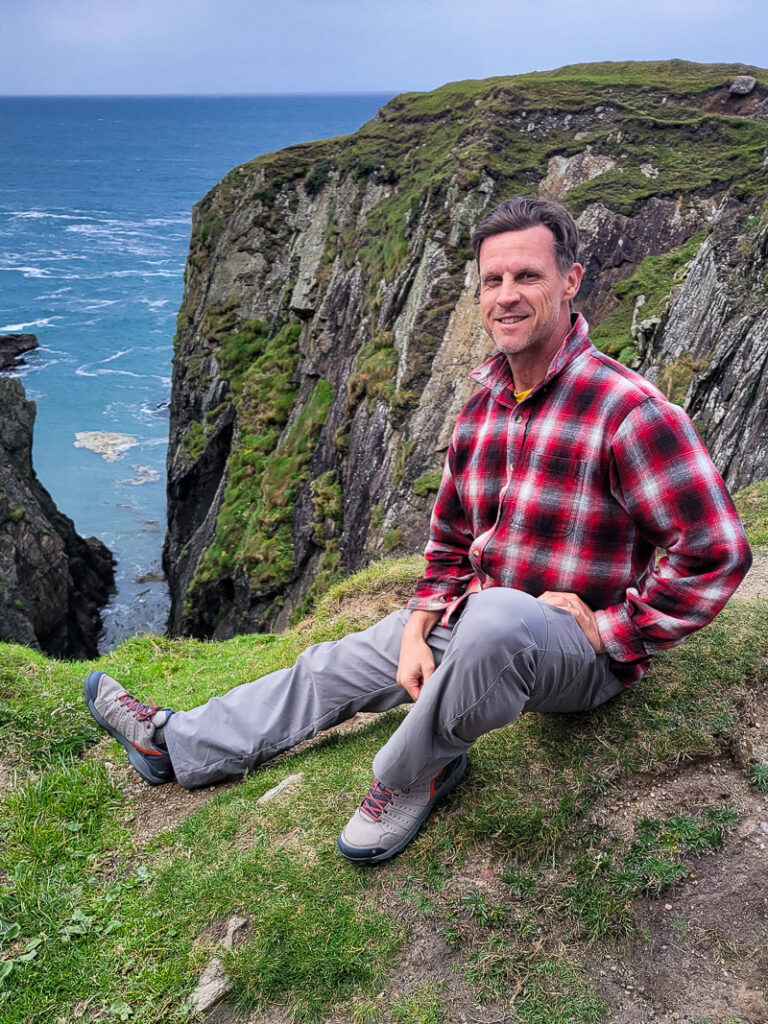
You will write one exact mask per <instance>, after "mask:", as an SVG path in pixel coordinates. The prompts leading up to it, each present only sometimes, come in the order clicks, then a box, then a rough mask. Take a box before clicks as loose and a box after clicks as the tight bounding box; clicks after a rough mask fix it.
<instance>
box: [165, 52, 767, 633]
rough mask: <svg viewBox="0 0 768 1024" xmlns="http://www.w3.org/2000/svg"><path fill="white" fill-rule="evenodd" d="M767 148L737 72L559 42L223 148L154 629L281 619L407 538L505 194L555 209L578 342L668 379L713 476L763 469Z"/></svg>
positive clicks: (192, 330)
mask: <svg viewBox="0 0 768 1024" xmlns="http://www.w3.org/2000/svg"><path fill="white" fill-rule="evenodd" d="M744 75H748V76H752V77H751V78H748V79H747V80H746V82H745V81H743V80H742V78H740V77H739V76H744ZM745 89H746V90H747V91H744V90H745ZM767 144H768V74H766V73H764V72H761V71H759V70H757V69H745V68H740V67H739V68H737V67H732V66H722V65H720V66H715V65H706V66H705V65H691V64H685V63H683V62H675V61H673V62H666V63H660V64H623V65H582V66H576V67H573V68H565V69H561V70H560V71H558V72H552V73H547V74H534V75H526V76H520V77H516V78H509V79H493V80H489V81H485V82H469V83H458V84H455V85H450V86H445V87H444V88H442V89H438V90H436V91H435V92H433V93H428V94H406V95H403V96H400V97H398V98H396V99H395V100H393V101H392V102H391V103H389V104H387V106H386V107H384V108H383V109H382V110H381V111H380V112H379V114H378V115H377V117H376V118H374V120H373V121H371V122H369V123H368V124H366V125H364V126H363V128H362V129H361V130H360V131H359V132H358V133H356V134H355V135H352V136H348V137H345V138H340V139H335V140H331V141H327V142H317V143H311V144H307V145H302V146H294V147H291V148H289V149H287V150H283V151H281V152H279V153H274V154H270V155H267V156H265V157H261V158H259V159H257V160H255V161H253V162H252V163H250V164H246V165H244V166H242V167H239V168H236V169H235V170H234V171H232V172H231V173H230V174H229V175H228V176H227V177H226V178H225V179H224V180H223V181H222V182H221V183H220V185H218V186H217V187H216V188H215V189H213V190H212V192H211V193H209V194H208V196H206V197H205V199H203V200H202V202H201V203H199V204H198V206H197V207H196V208H195V211H194V215H193V229H192V242H191V247H190V255H189V260H188V263H187V269H186V289H185V295H184V301H183V305H182V309H181V312H180V315H179V322H178V334H177V338H176V354H175V362H174V377H173V391H172V401H171V426H170V448H169V455H168V497H169V511H168V517H169V518H168V535H167V539H166V547H165V566H166V571H167V573H168V578H169V582H170V588H171V596H172V609H171V617H170V630H171V632H173V633H177V632H184V633H191V634H193V635H198V636H211V635H215V636H220V637H221V636H228V635H232V634H233V633H236V632H246V631H250V630H255V629H264V628H275V627H278V628H279V627H281V626H283V625H285V624H287V622H288V621H289V619H290V617H291V615H292V614H293V613H294V612H295V611H296V609H297V608H298V607H300V606H301V604H302V602H303V601H304V600H305V599H306V598H307V597H310V598H311V597H312V595H313V593H314V592H316V591H317V590H318V589H319V588H321V587H322V586H323V585H325V583H326V582H327V581H328V579H329V578H331V577H332V576H333V575H334V574H336V573H338V572H341V571H343V572H349V571H351V570H354V569H357V568H359V567H360V566H362V565H363V564H365V563H366V562H367V561H368V560H370V559H372V558H374V557H381V555H382V554H387V553H389V552H394V551H418V550H421V549H422V547H423V544H424V541H425V539H426V534H427V527H428V519H429V510H430V506H431V501H432V498H433V494H434V490H435V488H436V484H437V479H438V475H439V471H440V469H441V466H442V462H443V459H444V455H445V451H446V448H447V445H448V441H449V438H450V433H451V429H452V425H453V421H454V419H455V416H456V413H457V412H458V410H459V409H460V407H461V405H462V404H463V403H464V401H465V400H466V399H467V398H468V397H469V395H470V394H471V393H472V390H473V387H474V385H473V384H472V382H471V381H469V380H468V379H467V373H468V371H469V370H470V369H471V368H472V367H473V366H475V365H476V364H477V363H479V362H481V361H482V360H483V359H484V358H485V357H486V356H487V355H489V354H490V351H491V350H490V347H489V343H488V342H487V340H486V339H485V338H484V336H483V335H482V332H481V330H480V328H479V317H478V308H477V276H476V270H475V266H474V263H473V260H472V254H471V252H470V251H469V236H470V233H471V231H472V228H473V227H474V225H475V224H476V222H477V221H478V219H479V218H480V217H481V216H482V215H483V213H484V212H485V211H487V210H488V209H489V208H490V207H492V206H493V205H494V204H495V203H496V202H498V201H500V200H501V199H503V198H505V197H507V196H510V195H514V194H516V193H521V192H537V191H538V192H539V193H540V194H542V195H546V196H549V197H553V198H558V199H562V200H563V201H565V202H566V203H567V205H568V206H569V207H570V208H571V209H572V211H573V212H574V213H575V214H576V215H578V220H579V224H580V227H581V230H582V233H583V242H584V245H583V251H584V263H585V269H586V274H585V281H584V284H583V287H582V292H581V295H580V298H579V304H578V307H579V308H580V309H581V310H582V311H583V312H584V313H585V315H586V316H587V318H588V320H589V321H590V322H591V323H592V324H593V327H594V330H593V336H594V339H595V341H596V343H597V344H599V345H600V346H601V347H603V348H604V349H605V350H606V351H609V352H611V353H613V354H615V355H617V356H618V357H619V358H621V359H622V360H623V361H626V362H631V363H634V364H635V365H640V367H641V369H643V371H644V372H647V373H648V374H649V376H653V377H655V378H656V379H659V380H660V382H661V383H662V386H665V387H666V388H667V390H668V391H669V392H670V393H671V394H672V393H674V396H675V397H676V398H678V399H679V400H682V398H685V402H686V404H687V405H688V407H689V408H690V410H691V414H692V415H693V416H694V417H695V419H696V420H697V422H698V423H699V425H700V428H701V429H702V432H705V433H706V438H707V441H708V443H709V444H710V446H711V449H712V451H713V453H714V455H715V458H716V461H717V462H718V465H719V468H720V469H721V470H722V471H723V472H724V473H725V475H726V479H727V480H728V482H729V483H731V484H734V485H738V486H742V485H743V484H745V483H748V482H749V481H750V480H751V479H757V478H759V477H760V476H765V475H768V447H767V446H766V444H765V442H764V441H763V440H762V439H763V437H764V436H765V431H764V429H763V423H764V420H765V417H766V415H768V412H766V409H767V408H768V399H766V398H765V396H764V389H763V392H760V391H759V389H758V386H757V384H758V381H759V377H760V367H761V366H762V363H761V362H760V360H762V361H763V362H764V361H765V341H764V339H765V337H766V332H765V329H764V328H765V326H766V324H765V318H766V301H765V280H764V275H765V273H766V267H765V262H766V255H765V248H766V226H765V223H764V220H765V217H764V213H763V203H764V200H765V198H766V194H767V192H768V186H767V181H766V169H767V167H768V164H766V145H767ZM736 284H738V286H739V287H738V289H737V288H736V287H735V286H736ZM670 367H671V369H670ZM664 374H666V376H665V377H664V380H661V377H662V375H664ZM681 391H682V395H680V394H679V393H680V392H681ZM744 424H747V427H746V428H745V427H744ZM744 429H747V430H748V432H749V433H748V435H746V436H747V437H751V438H753V439H754V448H753V450H752V452H751V453H748V452H747V451H745V446H744V440H745V437H744V435H743V431H744ZM740 431H741V432H742V434H740Z"/></svg>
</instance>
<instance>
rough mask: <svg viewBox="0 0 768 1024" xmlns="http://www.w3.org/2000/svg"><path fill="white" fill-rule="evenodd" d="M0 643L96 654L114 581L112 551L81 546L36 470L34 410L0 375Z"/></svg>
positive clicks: (93, 544) (94, 543) (97, 544)
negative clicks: (102, 614)
mask: <svg viewBox="0 0 768 1024" xmlns="http://www.w3.org/2000/svg"><path fill="white" fill-rule="evenodd" d="M0 408H2V410H3V414H2V416H0V639H2V640H5V641H13V642H16V643H22V644H26V645H27V646H28V647H34V648H35V649H37V650H42V651H44V652H45V653H46V654H51V655H55V656H58V657H65V658H90V657H94V656H95V655H96V654H97V653H98V637H99V631H100V629H101V618H100V615H99V609H100V608H101V607H102V606H103V605H104V604H106V602H107V599H108V597H109V593H110V590H111V588H112V586H113V583H114V563H113V559H112V555H111V553H110V551H109V550H108V549H107V548H106V547H105V546H104V545H103V544H102V543H101V541H99V540H97V539H96V538H95V537H90V538H88V539H87V540H84V539H83V538H82V537H80V536H79V535H78V534H77V533H76V532H75V528H74V526H73V524H72V520H71V519H68V518H67V516H65V515H64V514H63V513H61V512H59V510H58V509H57V508H56V506H55V504H54V502H53V499H52V498H51V496H50V494H49V493H48V491H47V490H46V489H45V488H44V487H43V485H42V484H41V483H40V481H39V480H38V479H37V476H36V475H35V472H34V469H33V468H32V428H33V425H34V420H35V404H34V402H30V401H27V399H26V397H25V394H24V388H23V387H22V385H21V383H20V381H18V380H15V379H14V378H12V377H4V376H0Z"/></svg>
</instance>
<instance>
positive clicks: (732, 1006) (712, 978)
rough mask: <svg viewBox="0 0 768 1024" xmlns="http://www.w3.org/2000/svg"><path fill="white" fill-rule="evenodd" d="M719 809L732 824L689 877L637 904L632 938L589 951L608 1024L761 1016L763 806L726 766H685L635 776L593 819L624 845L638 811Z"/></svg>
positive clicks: (766, 962) (765, 885) (765, 961)
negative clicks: (729, 811) (735, 817)
mask: <svg viewBox="0 0 768 1024" xmlns="http://www.w3.org/2000/svg"><path fill="white" fill-rule="evenodd" d="M717 805H726V806H728V807H733V808H735V809H737V810H738V812H739V821H738V823H737V825H736V827H735V829H734V831H733V833H732V835H731V836H730V837H729V838H728V839H727V841H726V843H725V845H724V846H723V848H722V849H720V850H718V851H716V852H714V853H711V854H707V855H706V856H703V857H701V858H698V859H696V858H695V857H690V858H688V859H687V860H686V863H687V864H688V865H689V867H690V873H689V876H688V877H687V878H686V879H685V880H684V881H683V882H682V883H680V884H679V885H675V886H673V887H672V888H670V889H669V890H667V891H666V892H664V893H662V894H661V895H659V896H658V897H656V898H652V899H648V898H646V899H640V900H638V901H637V902H636V904H635V907H636V913H637V929H638V934H637V935H636V936H635V937H633V938H632V939H631V940H627V941H625V942H623V943H621V944H620V945H619V946H618V947H615V948H613V949H611V950H608V949H605V948H603V949H602V950H601V949H600V948H599V947H596V950H597V951H598V955H597V957H595V958H594V960H593V963H592V966H591V970H590V975H591V978H592V980H593V982H594V983H595V984H596V985H597V987H598V989H599V990H600V992H601V994H602V995H603V996H604V998H605V999H606V1000H607V1001H608V1002H609V1003H610V1004H611V1007H612V1011H611V1015H610V1017H609V1020H610V1022H611V1024H640V1022H645V1021H655V1022H658V1024H673V1022H676V1021H680V1020H682V1021H686V1020H688V1021H695V1020H698V1021H702V1020H718V1021H719V1020H724V1019H725V1018H734V1019H736V1020H739V1021H741V1022H742V1024H765V1022H766V1020H768V1002H766V992H765V979H766V976H768V856H767V855H766V848H768V803H767V802H766V799H765V797H764V796H763V795H762V794H759V793H756V792H754V791H753V790H752V789H750V787H749V786H748V785H747V782H746V779H745V777H744V774H743V772H741V771H739V769H738V768H736V767H735V766H734V765H733V764H732V763H730V762H729V761H724V760H715V761H712V762H711V763H709V764H704V765H703V764H697V765H689V766H686V767H684V768H681V769H678V770H676V771H673V772H670V773H668V774H666V775H663V776H659V777H657V778H653V779H642V778H635V779H632V780H629V781H628V782H627V783H626V784H625V785H623V786H622V787H620V789H619V790H618V791H617V792H614V793H613V795H612V799H611V801H610V803H609V804H607V805H606V806H605V807H603V808H601V809H600V811H598V812H597V813H596V815H595V820H596V821H600V820H602V821H604V822H605V821H610V828H611V831H612V832H614V833H615V834H617V835H619V836H620V837H621V838H622V839H624V840H625V841H629V840H630V839H631V837H632V834H633V831H634V825H635V824H636V823H637V821H638V820H639V819H640V818H642V817H643V816H645V815H649V816H651V817H662V818H663V817H666V816H667V815H671V814H677V813H683V814H690V815H692V816H696V815H697V814H698V813H701V812H702V811H704V810H706V809H707V808H711V807H714V806H717Z"/></svg>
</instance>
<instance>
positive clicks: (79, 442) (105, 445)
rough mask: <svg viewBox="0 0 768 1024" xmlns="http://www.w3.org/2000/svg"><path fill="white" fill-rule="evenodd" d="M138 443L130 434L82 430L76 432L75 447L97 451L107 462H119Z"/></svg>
mask: <svg viewBox="0 0 768 1024" xmlns="http://www.w3.org/2000/svg"><path fill="white" fill-rule="evenodd" d="M136 444H138V442H137V440H136V438H135V437H131V435H130V434H115V433H110V432H109V431H106V430H80V431H78V432H77V433H76V434H75V448H87V449H88V450H89V451H92V452H96V454H97V455H100V456H101V457H102V459H104V461H105V462H117V460H118V459H122V457H123V456H124V455H125V453H126V452H127V451H128V449H129V448H133V447H134V445H136Z"/></svg>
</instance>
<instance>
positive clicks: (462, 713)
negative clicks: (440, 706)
mask: <svg viewBox="0 0 768 1024" xmlns="http://www.w3.org/2000/svg"><path fill="white" fill-rule="evenodd" d="M536 649H537V645H536V644H529V645H528V646H527V647H523V648H522V649H521V650H519V651H515V653H514V654H513V655H512V657H511V658H510V659H509V661H508V662H507V663H506V665H504V666H503V667H502V668H500V669H499V671H498V673H497V674H496V676H495V678H494V679H493V682H492V683H491V684H490V685H489V686H488V688H487V689H486V691H485V692H484V693H483V694H482V695H481V696H480V697H478V698H477V700H476V701H474V702H473V703H472V704H470V705H469V707H467V708H465V709H464V710H463V711H460V712H459V713H458V714H457V715H455V716H454V717H453V718H451V719H449V720H448V721H447V722H444V723H442V724H441V725H440V728H441V729H442V728H450V727H451V726H452V725H454V724H455V723H456V722H458V721H460V720H461V719H463V718H466V717H467V716H468V715H470V714H472V712H473V711H474V710H475V708H477V707H478V706H479V705H480V704H481V703H482V702H483V701H485V700H487V699H488V698H489V697H490V696H491V694H492V693H493V691H494V690H495V689H496V688H497V686H498V685H499V683H500V681H501V677H502V676H503V674H504V673H505V672H506V671H507V669H509V668H510V667H511V666H512V664H513V662H514V661H515V659H517V658H519V657H520V656H521V655H522V654H527V653H528V652H529V651H533V650H536ZM528 699H530V695H529V698H528Z"/></svg>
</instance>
